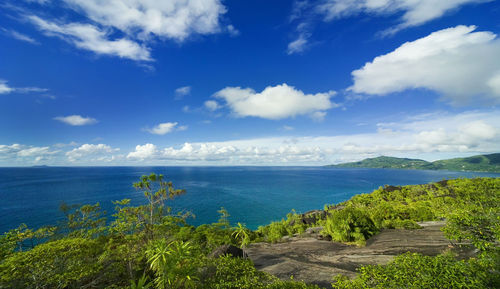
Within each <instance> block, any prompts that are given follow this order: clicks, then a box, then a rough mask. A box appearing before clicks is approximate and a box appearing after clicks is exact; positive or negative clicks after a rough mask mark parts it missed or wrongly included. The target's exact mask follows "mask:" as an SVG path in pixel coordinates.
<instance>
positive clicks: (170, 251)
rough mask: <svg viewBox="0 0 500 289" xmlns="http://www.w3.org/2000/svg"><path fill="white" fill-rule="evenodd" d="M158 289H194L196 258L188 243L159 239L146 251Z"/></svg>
mask: <svg viewBox="0 0 500 289" xmlns="http://www.w3.org/2000/svg"><path fill="white" fill-rule="evenodd" d="M146 255H147V256H148V262H149V264H150V267H151V269H153V271H154V273H155V280H154V282H155V284H156V288H158V289H166V288H195V286H196V283H195V281H196V279H197V277H196V273H197V270H196V269H197V266H196V265H197V263H198V262H197V258H195V254H194V248H193V246H192V245H191V244H190V243H189V242H183V241H174V242H171V243H168V244H167V241H166V240H165V239H160V240H157V241H155V242H153V243H152V244H151V246H150V247H149V249H147V250H146Z"/></svg>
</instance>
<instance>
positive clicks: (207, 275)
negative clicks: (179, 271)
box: [201, 256, 319, 289]
mask: <svg viewBox="0 0 500 289" xmlns="http://www.w3.org/2000/svg"><path fill="white" fill-rule="evenodd" d="M203 275H204V277H203V278H202V282H201V283H202V285H201V288H207V289H240V288H241V289H319V287H318V286H316V285H307V284H305V283H303V282H297V281H293V280H289V281H283V280H279V279H278V278H276V277H274V276H272V275H270V274H268V273H265V272H261V271H258V270H257V269H255V267H254V265H253V263H252V261H251V260H249V259H242V258H233V257H230V256H223V257H220V258H216V259H210V260H209V262H208V264H207V265H206V270H205V272H204V274H203Z"/></svg>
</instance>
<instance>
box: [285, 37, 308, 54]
mask: <svg viewBox="0 0 500 289" xmlns="http://www.w3.org/2000/svg"><path fill="white" fill-rule="evenodd" d="M306 47H307V37H305V35H304V34H299V37H298V38H297V39H295V40H294V41H292V42H290V43H288V48H287V53H288V54H295V53H300V52H303V51H304V50H305V49H306Z"/></svg>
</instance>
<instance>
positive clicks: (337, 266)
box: [246, 222, 473, 288]
mask: <svg viewBox="0 0 500 289" xmlns="http://www.w3.org/2000/svg"><path fill="white" fill-rule="evenodd" d="M420 225H421V226H422V229H417V230H399V229H398V230H396V229H387V230H383V231H382V232H380V233H379V234H377V235H376V236H374V237H372V238H371V239H370V240H368V242H367V244H366V246H365V247H356V246H350V245H345V244H342V243H337V242H332V241H326V240H318V232H319V230H320V229H321V228H316V229H315V230H314V229H313V230H309V233H308V234H304V235H302V236H297V237H292V238H285V240H284V242H281V243H276V244H270V243H254V244H251V245H250V246H249V247H248V248H247V249H246V252H247V254H248V256H249V258H250V259H251V260H252V261H253V262H254V264H255V267H256V268H257V269H259V270H262V271H265V272H268V273H270V274H273V275H275V276H277V277H279V278H281V279H290V277H292V276H293V279H294V280H301V281H304V282H306V283H310V284H317V285H319V286H321V287H325V288H331V285H330V283H331V281H332V277H333V276H335V275H337V274H344V275H347V276H349V277H351V278H352V277H354V276H355V275H356V269H357V268H359V267H361V266H364V265H369V264H387V263H388V262H389V261H391V260H392V259H393V258H394V257H395V256H396V255H399V254H402V253H405V252H408V251H409V252H416V253H421V254H424V255H428V256H435V255H437V254H439V253H442V252H444V251H446V250H454V251H456V252H457V253H458V254H459V255H460V256H462V257H466V256H469V255H471V254H473V252H472V251H471V250H463V249H458V248H455V247H453V246H452V244H451V243H450V241H449V240H448V239H446V238H445V237H444V235H443V232H442V231H440V228H441V227H442V226H443V225H444V222H425V223H420Z"/></svg>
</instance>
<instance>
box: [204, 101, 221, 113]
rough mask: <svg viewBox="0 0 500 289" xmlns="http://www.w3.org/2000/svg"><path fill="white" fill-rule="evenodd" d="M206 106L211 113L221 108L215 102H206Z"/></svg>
mask: <svg viewBox="0 0 500 289" xmlns="http://www.w3.org/2000/svg"><path fill="white" fill-rule="evenodd" d="M204 105H205V107H206V108H207V109H208V110H210V111H216V110H218V109H219V108H220V105H219V103H218V102H217V101H215V100H207V101H205V103H204Z"/></svg>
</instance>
